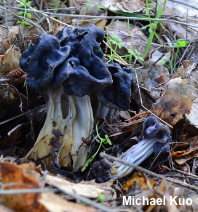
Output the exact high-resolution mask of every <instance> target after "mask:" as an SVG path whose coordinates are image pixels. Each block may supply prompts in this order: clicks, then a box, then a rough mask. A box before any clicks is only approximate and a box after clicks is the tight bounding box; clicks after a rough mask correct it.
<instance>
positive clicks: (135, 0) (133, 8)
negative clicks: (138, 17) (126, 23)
mask: <svg viewBox="0 0 198 212" xmlns="http://www.w3.org/2000/svg"><path fill="white" fill-rule="evenodd" d="M117 7H118V8H119V9H120V10H121V11H123V12H128V13H137V12H141V11H143V10H145V9H146V5H145V4H144V3H143V2H142V1H140V0H129V1H128V0H122V2H121V3H117Z"/></svg>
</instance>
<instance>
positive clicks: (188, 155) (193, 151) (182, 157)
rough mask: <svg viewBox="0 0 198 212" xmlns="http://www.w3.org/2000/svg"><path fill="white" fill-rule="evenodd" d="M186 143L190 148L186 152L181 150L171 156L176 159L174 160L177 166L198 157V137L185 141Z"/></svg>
mask: <svg viewBox="0 0 198 212" xmlns="http://www.w3.org/2000/svg"><path fill="white" fill-rule="evenodd" d="M185 143H188V144H189V148H188V149H186V150H180V151H176V152H173V153H172V154H171V156H172V157H176V158H175V159H174V160H175V161H176V163H177V164H179V165H183V164H184V163H186V162H187V161H189V160H191V159H193V158H196V157H198V153H197V148H198V136H194V137H192V138H189V139H187V140H186V141H185Z"/></svg>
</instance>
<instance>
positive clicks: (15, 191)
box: [0, 188, 60, 195]
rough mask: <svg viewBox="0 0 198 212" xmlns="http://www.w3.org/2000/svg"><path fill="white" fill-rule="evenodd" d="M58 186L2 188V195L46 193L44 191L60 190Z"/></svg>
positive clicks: (0, 192) (0, 193)
mask: <svg viewBox="0 0 198 212" xmlns="http://www.w3.org/2000/svg"><path fill="white" fill-rule="evenodd" d="M58 191H60V189H58V188H50V189H49V188H43V189H39V188H32V189H9V190H0V195H5V194H27V193H44V192H58Z"/></svg>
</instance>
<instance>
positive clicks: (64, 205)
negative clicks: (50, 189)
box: [39, 193, 96, 212]
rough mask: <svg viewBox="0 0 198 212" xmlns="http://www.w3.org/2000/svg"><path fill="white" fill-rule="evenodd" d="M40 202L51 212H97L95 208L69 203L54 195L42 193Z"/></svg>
mask: <svg viewBox="0 0 198 212" xmlns="http://www.w3.org/2000/svg"><path fill="white" fill-rule="evenodd" d="M39 202H40V203H42V204H43V205H44V206H45V207H46V208H47V210H48V211H49V212H73V211H78V212H96V209H94V208H91V207H89V206H82V205H80V204H76V203H73V202H69V201H67V200H64V199H62V198H61V197H60V196H58V195H56V194H53V193H42V194H41V198H40V199H39Z"/></svg>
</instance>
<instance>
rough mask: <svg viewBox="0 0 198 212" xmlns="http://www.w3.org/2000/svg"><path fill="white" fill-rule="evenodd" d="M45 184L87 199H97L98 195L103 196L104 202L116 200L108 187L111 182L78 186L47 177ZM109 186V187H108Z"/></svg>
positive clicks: (112, 191)
mask: <svg viewBox="0 0 198 212" xmlns="http://www.w3.org/2000/svg"><path fill="white" fill-rule="evenodd" d="M46 183H47V184H49V185H52V186H54V187H57V188H60V189H62V190H66V191H68V192H71V193H75V194H78V195H81V196H84V197H87V198H98V193H100V194H104V196H105V200H110V199H114V198H116V192H115V190H114V189H112V188H111V187H110V185H111V184H112V182H109V183H108V182H106V183H99V184H97V183H95V182H93V181H86V182H81V183H78V184H75V183H71V182H69V181H67V180H64V179H60V178H58V177H54V176H50V175H47V177H46ZM108 184H110V185H108Z"/></svg>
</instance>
